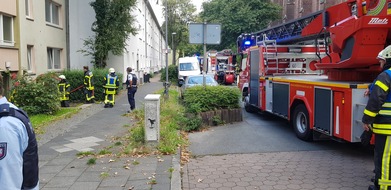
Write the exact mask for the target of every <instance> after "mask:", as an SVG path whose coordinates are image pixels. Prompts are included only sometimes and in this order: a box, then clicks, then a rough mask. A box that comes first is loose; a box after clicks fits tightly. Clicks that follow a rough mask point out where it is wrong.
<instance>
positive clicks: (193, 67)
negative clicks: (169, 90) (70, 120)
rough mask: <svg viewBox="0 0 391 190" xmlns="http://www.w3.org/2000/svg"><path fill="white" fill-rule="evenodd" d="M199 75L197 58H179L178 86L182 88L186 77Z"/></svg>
mask: <svg viewBox="0 0 391 190" xmlns="http://www.w3.org/2000/svg"><path fill="white" fill-rule="evenodd" d="M199 74H201V69H200V63H199V62H198V58H197V57H181V58H179V63H178V85H179V86H182V85H183V83H184V82H185V79H186V77H187V76H190V75H199Z"/></svg>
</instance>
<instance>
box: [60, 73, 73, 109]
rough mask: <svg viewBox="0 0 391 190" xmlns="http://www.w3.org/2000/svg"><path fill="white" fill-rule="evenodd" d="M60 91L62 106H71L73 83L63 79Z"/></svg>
mask: <svg viewBox="0 0 391 190" xmlns="http://www.w3.org/2000/svg"><path fill="white" fill-rule="evenodd" d="M58 91H60V101H61V107H69V94H70V91H71V85H70V84H69V83H68V82H67V81H66V80H65V79H61V81H60V83H58Z"/></svg>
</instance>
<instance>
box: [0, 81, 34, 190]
mask: <svg viewBox="0 0 391 190" xmlns="http://www.w3.org/2000/svg"><path fill="white" fill-rule="evenodd" d="M2 84H3V81H2V77H1V75H0V131H1V132H0V189H12V190H14V189H24V190H27V189H31V190H39V180H38V168H39V167H38V146H37V141H36V139H35V133H34V130H33V128H32V126H31V123H30V121H29V118H28V117H27V114H26V113H25V112H24V111H22V110H20V109H18V108H17V107H16V106H15V105H14V104H12V103H10V102H8V100H7V98H6V97H3V96H2V94H3V86H2Z"/></svg>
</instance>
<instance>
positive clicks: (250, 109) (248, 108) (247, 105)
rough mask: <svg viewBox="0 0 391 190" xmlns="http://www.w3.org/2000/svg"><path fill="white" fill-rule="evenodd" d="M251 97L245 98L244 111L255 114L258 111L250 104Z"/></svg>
mask: <svg viewBox="0 0 391 190" xmlns="http://www.w3.org/2000/svg"><path fill="white" fill-rule="evenodd" d="M249 101H250V100H249V97H248V96H246V97H244V110H246V112H248V113H255V112H257V111H256V109H255V108H254V106H252V105H251V104H250V103H249Z"/></svg>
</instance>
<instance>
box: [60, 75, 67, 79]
mask: <svg viewBox="0 0 391 190" xmlns="http://www.w3.org/2000/svg"><path fill="white" fill-rule="evenodd" d="M58 78H60V79H66V78H65V75H60V76H58Z"/></svg>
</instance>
